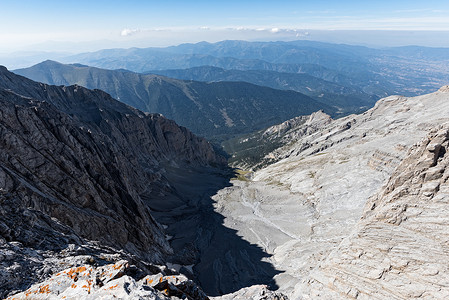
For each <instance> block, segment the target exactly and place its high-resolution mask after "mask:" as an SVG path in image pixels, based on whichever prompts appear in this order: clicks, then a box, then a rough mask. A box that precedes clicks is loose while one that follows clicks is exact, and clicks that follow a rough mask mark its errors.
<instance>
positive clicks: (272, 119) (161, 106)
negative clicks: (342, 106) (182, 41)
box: [16, 61, 335, 138]
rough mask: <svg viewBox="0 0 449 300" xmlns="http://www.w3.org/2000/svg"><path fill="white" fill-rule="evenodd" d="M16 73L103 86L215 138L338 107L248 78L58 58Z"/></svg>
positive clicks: (56, 81)
mask: <svg viewBox="0 0 449 300" xmlns="http://www.w3.org/2000/svg"><path fill="white" fill-rule="evenodd" d="M16 72H17V73H20V74H22V75H28V76H29V77H31V78H32V79H35V80H41V81H46V82H49V83H55V84H74V83H77V84H80V85H83V86H86V87H88V88H100V89H102V90H105V91H107V92H109V93H111V94H112V95H113V96H114V97H116V98H118V99H119V100H121V101H123V102H126V103H127V104H129V105H131V106H134V107H136V108H138V109H141V110H143V111H147V112H158V113H162V114H163V115H164V116H167V117H168V118H171V119H174V120H175V121H176V122H177V123H178V124H180V125H182V126H185V127H187V128H189V129H190V130H192V131H193V132H195V133H197V134H200V135H203V136H206V137H209V138H210V137H220V136H232V135H234V134H241V133H248V132H251V131H254V130H257V129H262V128H265V127H268V126H270V125H274V124H276V123H277V122H281V121H284V120H286V119H290V118H291V117H294V116H297V115H304V114H310V113H312V112H314V111H316V110H320V109H324V110H326V111H328V112H333V111H335V109H333V108H331V107H330V106H328V105H326V104H323V103H319V102H317V101H315V100H313V99H312V98H310V97H308V96H305V95H303V94H301V93H297V92H293V91H280V90H275V89H271V88H268V87H260V86H256V85H253V84H250V83H243V82H215V83H202V82H197V81H181V80H176V79H170V78H167V77H162V76H157V75H142V74H138V73H133V72H123V71H110V70H105V69H99V68H92V67H75V66H73V65H72V66H71V65H64V64H59V63H56V62H52V61H47V62H45V63H42V64H39V65H36V66H35V67H33V68H31V69H27V70H16Z"/></svg>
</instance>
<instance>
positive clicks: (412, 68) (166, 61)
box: [61, 41, 449, 97]
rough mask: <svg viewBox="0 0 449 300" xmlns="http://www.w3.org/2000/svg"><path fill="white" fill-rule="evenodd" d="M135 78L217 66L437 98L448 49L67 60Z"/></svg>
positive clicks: (289, 47)
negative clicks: (127, 72)
mask: <svg viewBox="0 0 449 300" xmlns="http://www.w3.org/2000/svg"><path fill="white" fill-rule="evenodd" d="M61 61H62V62H65V63H83V64H87V65H90V66H95V67H101V68H107V69H127V70H131V71H135V72H147V71H150V70H168V69H188V68H193V67H201V66H213V67H219V68H223V69H227V70H243V71H248V70H269V71H276V72H283V73H306V74H309V75H311V76H314V77H318V78H321V79H324V80H327V81H332V82H334V83H338V84H341V85H344V86H346V87H357V88H359V89H361V90H362V91H363V92H365V93H368V94H371V95H376V96H377V97H383V96H387V95H391V94H402V95H406V96H413V95H418V94H423V93H427V92H433V91H435V90H436V89H438V88H439V87H440V86H441V85H444V84H446V83H447V82H448V81H449V71H448V70H449V62H448V61H449V51H448V50H447V49H445V48H428V47H418V46H411V47H398V48H385V49H373V48H367V47H361V46H350V45H342V44H330V43H321V42H312V41H293V42H246V41H222V42H218V43H206V42H201V43H197V44H182V45H179V46H173V47H166V48H144V49H139V48H131V49H109V50H101V51H97V52H92V53H83V54H78V55H74V56H69V57H65V58H61Z"/></svg>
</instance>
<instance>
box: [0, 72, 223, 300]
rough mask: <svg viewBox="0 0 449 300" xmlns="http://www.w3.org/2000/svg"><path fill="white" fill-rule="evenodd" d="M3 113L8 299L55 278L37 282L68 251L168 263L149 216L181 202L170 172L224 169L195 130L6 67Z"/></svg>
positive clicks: (3, 279)
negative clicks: (160, 202)
mask: <svg viewBox="0 0 449 300" xmlns="http://www.w3.org/2000/svg"><path fill="white" fill-rule="evenodd" d="M0 104H1V107H2V109H1V112H0V137H1V140H0V145H1V149H2V151H1V153H0V191H1V194H0V203H1V206H0V215H1V216H2V218H1V221H0V234H1V235H0V242H1V243H0V245H1V253H0V254H1V255H2V256H3V257H6V258H8V257H9V259H5V260H2V265H3V267H4V269H3V270H2V272H0V290H1V291H2V293H3V294H1V296H4V295H5V293H8V292H10V291H13V290H15V289H22V288H24V287H26V286H27V285H29V283H30V282H33V280H36V279H39V278H45V276H46V275H48V272H49V273H50V274H51V272H54V271H56V270H57V268H58V265H57V264H56V265H55V264H54V265H53V266H51V265H50V266H49V268H48V270H47V271H48V272H47V274H38V272H40V273H42V270H43V266H44V265H46V264H45V259H46V257H48V256H51V255H52V253H53V254H54V253H60V251H61V250H63V249H66V248H67V247H69V245H75V247H81V248H83V247H84V248H86V247H87V248H88V250H86V249H85V250H83V251H84V252H89V253H91V254H94V255H97V256H99V255H100V254H101V252H108V251H109V253H112V252H114V250H110V249H109V250H108V249H107V247H113V248H115V249H117V248H118V249H124V250H125V252H126V253H129V254H128V256H129V255H134V256H135V257H136V260H139V259H140V260H141V261H142V263H143V264H145V261H146V262H159V263H160V262H162V258H163V257H165V256H167V255H169V254H171V252H172V250H171V248H170V246H169V245H168V243H167V241H166V239H165V236H164V234H163V230H162V228H161V227H160V225H159V224H158V223H157V222H155V220H154V219H153V217H152V216H151V214H150V209H149V206H148V203H151V202H152V201H154V200H155V199H158V198H159V197H161V196H159V195H164V194H165V195H166V194H171V195H175V194H176V191H175V190H174V189H173V187H171V186H170V184H169V182H168V181H167V179H166V177H165V175H164V174H166V171H165V170H164V168H163V167H162V166H163V165H164V164H172V165H173V164H175V165H176V166H177V168H178V170H183V168H186V166H204V165H210V164H213V165H215V164H216V165H221V164H224V162H225V161H224V159H223V158H222V157H220V156H219V155H217V154H215V152H214V151H213V149H212V147H211V145H210V144H209V143H208V142H207V141H205V140H204V139H201V138H197V137H196V136H194V135H193V134H192V133H190V132H189V131H188V130H187V129H185V128H181V127H179V126H177V125H176V124H175V123H174V122H173V121H169V120H167V119H165V118H163V117H162V116H160V115H148V114H144V113H142V112H139V111H137V110H135V109H132V108H130V107H128V106H126V105H124V104H122V103H120V102H118V101H116V100H114V99H112V98H111V97H110V96H109V95H108V94H106V93H104V92H101V91H90V90H87V89H85V88H81V87H78V86H71V87H55V86H48V85H44V84H39V83H36V82H33V81H31V80H28V79H25V78H23V77H21V76H17V75H14V74H12V73H10V72H8V71H7V70H6V69H5V68H3V67H2V68H1V69H0ZM90 241H96V242H95V243H97V246H96V247H97V248H98V249H94V248H95V247H94V248H92V247H93V246H95V243H93V244H92V242H90ZM15 243H18V244H15ZM89 245H91V246H89ZM16 248H17V249H23V250H20V251H19V252H20V253H21V254H20V255H19V257H20V259H14V257H16V256H15V255H12V254H11V251H13V252H14V250H12V249H16ZM89 249H90V250H89ZM115 251H116V252H117V250H115ZM122 256H123V255H122ZM16 258H17V257H16ZM62 266H64V265H61V266H59V267H62ZM44 273H45V272H44ZM23 274H27V276H23ZM11 276H12V277H11ZM12 278H13V279H14V280H11V279H12Z"/></svg>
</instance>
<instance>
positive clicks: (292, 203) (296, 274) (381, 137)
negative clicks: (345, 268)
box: [214, 91, 449, 299]
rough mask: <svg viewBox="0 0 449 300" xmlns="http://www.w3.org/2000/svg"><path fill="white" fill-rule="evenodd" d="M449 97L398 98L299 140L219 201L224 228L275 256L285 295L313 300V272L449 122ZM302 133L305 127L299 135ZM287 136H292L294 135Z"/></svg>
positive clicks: (443, 94)
mask: <svg viewBox="0 0 449 300" xmlns="http://www.w3.org/2000/svg"><path fill="white" fill-rule="evenodd" d="M448 99H449V94H448V93H446V92H444V91H438V92H435V93H432V94H428V95H423V96H419V97H414V98H406V97H401V96H391V97H388V98H384V99H382V100H380V101H378V102H377V104H376V106H375V107H374V108H372V109H370V110H368V111H367V112H365V113H363V114H360V115H351V116H348V117H346V118H342V119H338V120H334V121H331V122H330V123H328V124H327V125H326V124H325V125H323V127H321V128H320V129H319V130H317V131H311V132H309V133H307V132H305V134H303V135H301V136H300V137H299V138H298V139H295V138H294V137H292V140H290V141H289V143H287V144H285V145H284V146H282V147H281V148H278V149H275V150H273V151H272V152H271V153H270V154H268V155H273V157H276V158H277V159H279V161H278V162H277V163H274V164H271V165H269V166H267V167H264V168H262V169H260V170H257V171H255V172H252V173H250V174H247V175H246V176H245V178H237V179H236V180H234V181H233V186H232V187H229V188H225V189H223V190H221V191H219V193H217V195H216V196H215V197H214V199H215V200H216V204H215V209H216V210H217V211H218V212H220V213H221V214H222V215H224V216H225V220H224V224H225V226H228V227H230V228H232V229H235V230H237V231H238V234H239V235H241V236H243V237H244V238H245V239H247V240H248V241H250V242H251V243H254V244H257V245H259V246H260V247H261V248H263V249H264V250H265V251H266V252H267V253H269V254H272V255H273V256H272V258H271V260H270V261H271V262H272V263H273V265H274V266H275V267H276V268H277V269H278V270H284V271H285V272H284V273H280V274H278V275H276V277H275V280H276V283H277V284H278V286H279V287H280V290H281V291H282V292H286V293H287V294H288V296H289V297H290V296H291V298H292V299H298V298H301V297H302V295H308V294H309V292H308V289H309V287H310V285H309V283H308V280H309V278H310V277H309V276H310V272H311V270H312V269H313V268H315V267H316V266H317V265H318V264H319V263H320V262H321V261H323V260H324V259H326V257H327V256H328V255H329V254H330V253H331V252H332V251H333V250H334V249H335V248H336V247H337V246H338V245H339V244H340V243H341V241H342V240H343V239H344V238H345V237H347V236H348V235H350V233H351V232H352V230H353V229H354V225H355V224H356V223H357V221H358V220H359V219H360V217H361V216H362V213H363V208H364V206H365V203H366V201H367V199H369V197H370V196H372V195H374V194H375V193H376V192H377V191H378V190H379V189H380V188H381V187H382V185H383V184H385V183H386V182H387V180H388V178H389V177H390V176H391V174H392V173H393V172H394V170H395V169H396V167H397V166H398V165H399V163H400V162H401V161H402V160H403V159H404V157H405V156H406V154H407V151H408V149H409V148H410V146H411V145H413V144H414V143H416V142H418V141H419V140H421V139H422V138H423V137H425V136H426V135H427V133H428V132H429V131H430V130H431V129H432V128H434V127H435V126H438V125H439V124H442V123H444V122H448V121H449V117H448V116H449V101H448ZM301 126H303V125H300V127H301ZM287 132H288V131H287Z"/></svg>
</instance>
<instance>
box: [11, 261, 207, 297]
mask: <svg viewBox="0 0 449 300" xmlns="http://www.w3.org/2000/svg"><path fill="white" fill-rule="evenodd" d="M112 298H119V299H129V300H131V299H157V300H159V299H160V300H164V299H198V300H207V299H209V298H208V297H207V296H206V295H205V294H204V293H203V292H202V291H201V289H199V288H198V287H197V286H196V285H195V284H194V283H193V282H192V281H190V280H188V279H187V278H186V277H185V276H182V275H169V276H167V275H163V274H161V273H157V274H151V275H146V274H145V273H144V272H142V270H140V269H138V268H137V267H136V266H133V265H130V264H129V262H127V261H126V260H121V261H118V262H116V263H115V264H108V265H104V266H92V265H82V266H79V267H73V268H69V269H65V270H62V271H60V272H58V273H57V274H55V275H53V276H52V277H50V278H49V279H47V280H46V281H44V282H41V283H38V284H34V285H33V286H31V287H30V288H29V289H27V290H26V291H24V292H22V293H19V294H16V295H14V296H11V297H8V298H7V300H20V299H48V300H50V299H92V300H93V299H112Z"/></svg>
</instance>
